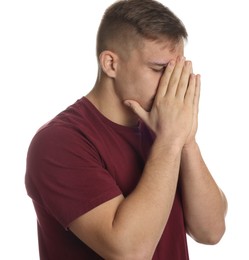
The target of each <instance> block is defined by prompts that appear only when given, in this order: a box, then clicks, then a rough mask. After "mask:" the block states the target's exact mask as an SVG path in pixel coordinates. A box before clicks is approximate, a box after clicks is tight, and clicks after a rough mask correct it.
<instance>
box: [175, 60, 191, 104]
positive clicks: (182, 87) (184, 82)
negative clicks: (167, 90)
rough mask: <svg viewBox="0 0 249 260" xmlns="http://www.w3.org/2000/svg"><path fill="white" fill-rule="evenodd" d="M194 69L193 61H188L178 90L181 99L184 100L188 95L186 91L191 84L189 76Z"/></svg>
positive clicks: (177, 93)
mask: <svg viewBox="0 0 249 260" xmlns="http://www.w3.org/2000/svg"><path fill="white" fill-rule="evenodd" d="M192 71H193V69H192V62H191V61H186V62H185V64H184V67H183V70H182V74H181V78H180V80H179V83H178V88H177V90H176V97H177V98H179V99H180V100H183V99H184V97H185V95H186V91H187V88H188V84H189V78H190V75H191V73H192Z"/></svg>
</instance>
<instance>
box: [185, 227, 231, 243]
mask: <svg viewBox="0 0 249 260" xmlns="http://www.w3.org/2000/svg"><path fill="white" fill-rule="evenodd" d="M225 230H226V226H225V223H221V224H220V225H219V226H215V227H213V228H209V229H207V230H198V231H197V232H188V233H189V235H190V236H191V237H192V238H193V239H194V240H195V241H196V242H198V243H201V244H205V245H216V244H218V243H219V242H220V240H221V239H222V237H223V235H224V233H225Z"/></svg>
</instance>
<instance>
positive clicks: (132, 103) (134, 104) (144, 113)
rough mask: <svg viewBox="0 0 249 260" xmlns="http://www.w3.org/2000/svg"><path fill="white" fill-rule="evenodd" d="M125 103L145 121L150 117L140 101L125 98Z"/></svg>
mask: <svg viewBox="0 0 249 260" xmlns="http://www.w3.org/2000/svg"><path fill="white" fill-rule="evenodd" d="M124 104H125V105H126V106H128V107H129V108H130V109H131V110H132V111H133V112H134V113H135V114H136V115H137V116H138V117H139V118H141V119H142V120H143V121H144V122H145V123H146V122H147V119H148V112H147V111H145V110H144V109H143V108H142V107H141V106H140V104H139V103H138V102H136V101H134V100H125V101H124Z"/></svg>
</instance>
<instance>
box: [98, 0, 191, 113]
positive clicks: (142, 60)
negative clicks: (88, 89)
mask: <svg viewBox="0 0 249 260" xmlns="http://www.w3.org/2000/svg"><path fill="white" fill-rule="evenodd" d="M186 39H187V32H186V29H185V27H184V25H183V24H182V22H181V21H180V20H179V19H178V18H177V17H176V16H175V15H174V14H173V13H172V12H171V11H170V10H169V9H168V8H166V7H165V6H163V5H162V4H160V3H159V2H156V1H153V0H120V1H118V2H115V3H114V4H113V5H111V6H110V7H109V8H108V9H107V10H106V12H105V14H104V16H103V19H102V22H101V24H100V27H99V31H98V37H97V56H98V62H99V74H98V76H99V78H98V79H99V80H98V81H97V85H96V86H100V87H101V89H104V93H105V95H108V96H109V97H110V96H111V97H112V99H113V100H114V99H115V100H117V102H121V103H122V102H123V101H124V100H128V99H130V100H135V101H137V102H138V103H139V104H140V105H141V106H142V107H143V108H144V109H146V110H150V109H151V106H152V103H153V100H154V97H155V95H156V91H157V88H158V85H159V82H160V78H161V76H162V74H163V71H164V69H165V67H166V66H167V64H168V63H169V61H170V60H172V59H176V58H177V57H179V56H183V55H184V40H186ZM103 87H104V88H103ZM102 94H103V92H102ZM102 98H103V97H102Z"/></svg>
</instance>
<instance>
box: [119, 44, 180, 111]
mask: <svg viewBox="0 0 249 260" xmlns="http://www.w3.org/2000/svg"><path fill="white" fill-rule="evenodd" d="M183 52H184V43H183V41H182V42H180V43H178V44H175V45H174V46H173V45H172V44H170V43H169V42H167V41H149V40H143V46H142V48H140V49H134V50H132V52H131V53H130V54H129V56H128V57H129V58H127V59H120V62H119V66H118V73H117V77H116V78H115V81H116V82H115V85H116V93H117V94H118V96H119V98H120V99H121V100H122V101H124V100H127V99H132V100H135V101H137V102H138V103H139V104H140V105H141V106H142V107H143V108H144V109H145V110H147V111H149V110H150V109H151V107H152V104H153V101H154V97H155V95H156V91H157V88H158V85H159V82H160V78H161V76H162V74H163V72H164V69H165V67H166V66H167V64H168V62H169V61H170V60H172V59H176V58H177V57H178V56H183Z"/></svg>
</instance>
